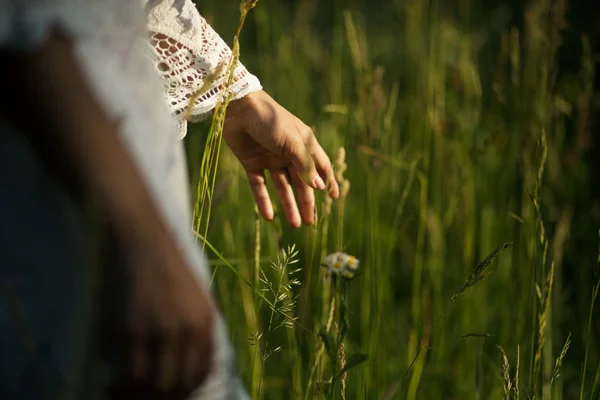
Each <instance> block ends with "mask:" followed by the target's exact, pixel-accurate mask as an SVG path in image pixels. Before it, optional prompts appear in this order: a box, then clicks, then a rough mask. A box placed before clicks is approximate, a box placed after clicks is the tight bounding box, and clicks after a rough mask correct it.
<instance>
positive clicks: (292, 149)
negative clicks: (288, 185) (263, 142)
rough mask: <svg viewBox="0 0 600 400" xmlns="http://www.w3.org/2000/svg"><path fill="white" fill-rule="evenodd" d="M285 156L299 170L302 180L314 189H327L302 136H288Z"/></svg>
mask: <svg viewBox="0 0 600 400" xmlns="http://www.w3.org/2000/svg"><path fill="white" fill-rule="evenodd" d="M282 148H283V155H284V157H286V158H287V159H289V160H290V162H291V163H292V165H293V166H294V167H295V168H296V170H298V173H299V174H300V178H301V179H302V181H303V182H304V183H306V184H307V185H309V186H310V187H312V188H313V189H318V190H323V189H325V182H324V181H323V178H321V176H320V175H319V174H318V172H317V168H316V167H315V162H314V160H313V159H312V157H311V154H310V152H309V151H308V149H307V148H306V146H305V144H304V141H303V140H302V136H301V135H293V134H291V135H286V137H285V139H284V142H283V146H282Z"/></svg>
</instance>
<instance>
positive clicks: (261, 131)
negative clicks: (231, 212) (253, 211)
mask: <svg viewBox="0 0 600 400" xmlns="http://www.w3.org/2000/svg"><path fill="white" fill-rule="evenodd" d="M223 138H224V139H225V141H226V142H227V144H228V145H229V147H230V148H231V150H232V151H233V153H234V154H235V155H236V157H237V158H238V159H239V160H240V162H241V163H242V166H243V167H244V169H245V170H246V173H247V175H248V180H249V181H250V186H251V188H252V193H253V195H254V199H255V200H256V204H257V205H258V209H259V211H260V213H261V215H262V216H263V217H264V218H266V219H267V220H271V219H273V206H272V204H271V200H270V198H269V193H268V191H267V186H266V178H265V173H264V171H265V170H269V173H270V175H271V180H272V181H273V184H274V185H275V188H276V189H277V194H278V196H279V201H280V202H281V206H282V208H283V213H284V215H285V218H286V220H287V221H288V223H289V224H290V225H291V226H293V227H300V225H301V224H302V222H304V223H305V224H309V225H312V224H314V223H315V222H316V219H315V216H316V212H315V196H314V191H313V190H314V189H319V190H324V189H326V187H327V189H328V192H329V195H330V196H331V197H333V198H337V197H338V195H339V187H338V184H337V182H336V180H335V176H334V174H333V169H332V167H331V162H330V161H329V157H327V154H325V151H324V150H323V148H322V147H321V146H320V145H319V143H318V142H317V139H316V138H315V135H314V134H313V132H312V130H311V129H310V128H309V127H308V126H306V125H305V124H304V123H303V122H302V121H300V120H299V119H298V118H296V117H295V116H294V115H292V114H291V113H290V112H289V111H287V110H286V109H285V108H283V107H282V106H280V105H279V104H278V103H277V102H276V101H275V100H273V98H271V96H269V95H268V94H267V93H266V92H264V91H258V92H254V93H250V94H248V95H246V96H245V97H243V98H241V99H239V100H235V101H232V102H231V103H230V105H229V107H228V108H227V114H226V117H225V128H224V132H223ZM292 184H293V186H295V188H296V194H297V196H298V203H299V206H300V207H298V205H297V203H296V200H295V198H294V192H293V190H292Z"/></svg>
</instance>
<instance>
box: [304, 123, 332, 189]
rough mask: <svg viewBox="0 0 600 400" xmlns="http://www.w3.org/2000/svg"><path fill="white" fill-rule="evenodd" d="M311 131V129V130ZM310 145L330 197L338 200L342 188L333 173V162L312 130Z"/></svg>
mask: <svg viewBox="0 0 600 400" xmlns="http://www.w3.org/2000/svg"><path fill="white" fill-rule="evenodd" d="M309 129H310V128H309ZM308 141H309V144H308V145H307V147H308V149H309V150H310V153H311V156H312V158H313V159H314V162H315V166H316V168H317V170H318V171H319V175H320V176H321V178H322V179H323V180H324V181H325V182H326V184H327V191H328V192H329V195H330V196H331V197H332V198H334V199H337V198H338V197H339V195H340V187H339V185H338V183H337V180H336V179H335V174H334V172H333V167H332V166H331V161H330V160H329V157H328V156H327V154H326V153H325V150H323V148H322V147H321V145H320V144H319V142H318V141H317V138H316V137H315V136H314V134H313V133H312V130H310V138H309V139H308Z"/></svg>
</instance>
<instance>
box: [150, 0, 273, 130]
mask: <svg viewBox="0 0 600 400" xmlns="http://www.w3.org/2000/svg"><path fill="white" fill-rule="evenodd" d="M151 1H154V0H151ZM177 1H178V2H179V3H180V4H179V10H178V8H177V7H173V6H172V5H171V4H170V2H169V1H163V2H161V3H159V4H156V5H153V6H151V7H150V6H148V4H147V7H146V8H147V10H148V30H149V31H150V35H151V36H150V51H151V52H152V54H153V56H154V58H155V66H156V70H157V71H158V73H159V74H160V75H161V76H162V78H163V85H164V89H165V94H166V99H167V102H168V104H169V107H170V108H171V112H172V114H173V115H174V117H175V119H176V120H177V124H178V132H179V136H180V137H183V136H185V133H186V126H187V121H186V120H185V113H186V110H187V108H188V105H189V104H190V101H191V99H192V97H193V96H194V95H195V94H196V92H198V91H200V90H203V93H202V94H201V95H200V97H199V98H198V99H197V100H196V101H195V103H194V104H193V105H192V107H191V115H190V117H189V120H190V121H200V120H202V119H204V118H206V117H207V116H208V115H209V114H210V113H211V112H212V110H213V109H214V108H215V106H216V105H217V102H218V100H219V94H220V93H221V91H222V89H223V87H224V85H225V80H226V74H227V71H226V68H224V67H226V66H227V65H228V64H229V62H230V59H231V55H232V52H231V49H230V48H229V47H228V46H227V44H226V43H225V42H224V41H223V39H221V37H220V36H219V35H218V34H217V33H216V32H215V31H214V30H213V29H212V28H211V26H210V25H209V24H208V23H207V22H206V20H205V19H204V18H203V17H202V16H201V15H200V14H199V13H198V10H197V9H196V6H195V5H194V3H193V2H192V1H191V0H176V2H177ZM260 89H262V87H261V85H260V82H259V81H258V79H257V78H256V77H255V76H254V75H252V74H250V73H249V72H248V70H247V69H246V68H245V67H244V66H243V65H242V64H241V63H238V65H237V66H236V68H235V77H234V82H233V84H232V85H231V86H230V88H229V94H230V95H232V96H233V99H238V98H241V97H243V96H245V95H246V94H248V93H250V92H253V91H256V90H260Z"/></svg>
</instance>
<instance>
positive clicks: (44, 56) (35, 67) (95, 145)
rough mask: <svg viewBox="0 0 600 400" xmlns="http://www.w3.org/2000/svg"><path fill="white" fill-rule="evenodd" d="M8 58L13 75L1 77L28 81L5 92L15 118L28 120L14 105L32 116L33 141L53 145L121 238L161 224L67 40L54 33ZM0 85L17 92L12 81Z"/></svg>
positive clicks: (129, 236) (116, 123)
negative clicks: (30, 50) (12, 102)
mask: <svg viewBox="0 0 600 400" xmlns="http://www.w3.org/2000/svg"><path fill="white" fill-rule="evenodd" d="M10 58H11V59H10V60H9V61H8V63H9V64H10V65H9V66H8V68H10V70H11V73H12V74H11V75H5V76H11V77H12V78H13V79H15V80H18V81H19V82H22V83H23V82H26V85H25V92H24V93H23V92H22V91H23V87H24V86H23V85H19V87H18V90H20V91H21V93H15V96H7V97H9V98H14V99H15V102H17V103H18V104H15V105H14V106H15V107H13V112H12V114H13V116H14V117H15V120H16V121H17V122H19V123H25V124H26V123H27V120H24V119H23V116H18V115H14V114H15V113H16V112H17V113H18V112H19V111H14V110H26V111H27V113H28V114H30V115H33V116H35V118H36V125H38V126H40V127H43V129H35V130H36V134H35V135H34V136H33V137H34V140H35V138H36V136H37V138H38V139H40V140H52V141H53V142H54V143H55V144H56V145H57V147H58V149H59V151H60V152H61V153H63V154H64V157H65V158H66V159H67V160H68V163H69V164H70V165H71V167H72V168H73V169H74V170H75V172H76V174H77V175H78V177H79V179H80V180H81V182H82V183H83V184H84V185H85V186H86V187H87V189H88V190H90V191H91V192H92V193H93V194H94V195H95V196H96V197H97V198H98V199H99V201H100V202H101V204H102V205H103V206H104V208H105V211H106V213H107V216H108V218H109V219H110V222H111V223H112V224H113V225H114V227H115V228H116V230H117V233H118V234H120V235H121V236H123V238H126V239H130V238H133V237H137V236H139V235H141V234H148V233H149V232H152V231H153V230H155V229H157V228H161V227H162V224H161V222H160V218H159V217H158V211H157V209H156V206H155V205H154V203H153V201H152V199H151V197H150V195H149V192H148V190H147V188H146V186H145V184H144V182H143V181H142V179H141V177H140V175H139V173H138V171H137V169H136V166H135V164H134V162H133V160H132V158H131V156H130V155H129V153H128V152H127V150H126V149H125V147H124V146H123V144H122V142H121V140H120V138H119V134H118V132H119V126H118V121H111V120H109V119H108V118H107V116H106V114H105V113H104V112H103V110H102V108H101V107H100V105H99V104H98V101H97V100H96V99H95V97H94V96H93V94H92V92H91V90H90V89H89V87H88V85H87V82H86V79H85V77H84V74H83V72H82V70H81V68H80V66H79V64H78V62H77V60H76V58H75V56H74V54H73V51H72V48H71V47H70V45H69V42H68V40H67V39H66V38H64V37H62V36H61V35H59V34H54V35H51V37H50V38H49V39H48V40H47V41H46V42H45V43H44V44H43V45H42V46H41V47H40V48H39V49H38V50H36V51H35V52H33V53H29V54H28V55H26V56H11V57H10ZM5 85H6V84H5ZM2 89H3V91H4V90H7V91H8V92H9V93H10V92H11V91H13V92H14V91H15V90H11V87H10V83H9V84H8V87H3V88H2ZM21 112H22V111H21ZM30 118H31V117H30ZM43 135H46V136H48V135H51V137H40V136H43Z"/></svg>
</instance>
